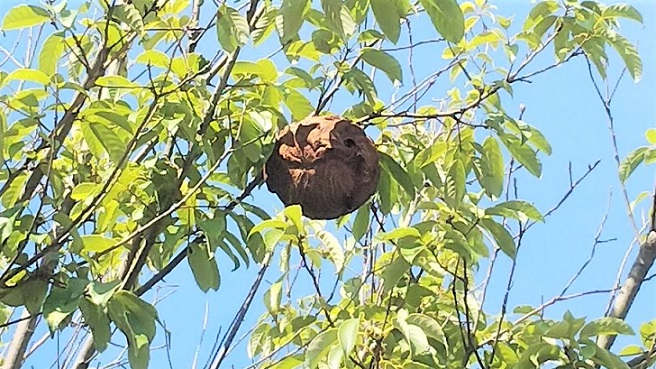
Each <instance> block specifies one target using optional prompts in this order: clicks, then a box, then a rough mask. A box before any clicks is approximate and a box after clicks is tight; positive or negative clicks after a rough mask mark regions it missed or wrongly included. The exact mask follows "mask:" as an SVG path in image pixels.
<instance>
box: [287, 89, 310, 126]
mask: <svg viewBox="0 0 656 369" xmlns="http://www.w3.org/2000/svg"><path fill="white" fill-rule="evenodd" d="M285 105H287V107H288V108H289V110H290V111H291V113H292V119H294V120H295V121H299V120H301V119H304V118H306V117H307V116H308V115H310V114H311V113H312V112H314V107H313V106H312V103H311V102H310V100H308V99H307V97H305V96H303V94H302V93H300V92H298V91H297V90H295V89H290V90H289V91H287V92H286V93H285Z"/></svg>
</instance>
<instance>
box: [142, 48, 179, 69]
mask: <svg viewBox="0 0 656 369" xmlns="http://www.w3.org/2000/svg"><path fill="white" fill-rule="evenodd" d="M135 61H136V62H137V63H141V64H145V65H151V66H153V67H158V68H164V69H166V68H169V67H170V65H171V59H170V58H169V56H168V55H166V54H164V53H163V52H161V51H159V50H154V49H153V50H145V51H144V52H142V53H141V54H139V55H138V56H137V57H136V58H135Z"/></svg>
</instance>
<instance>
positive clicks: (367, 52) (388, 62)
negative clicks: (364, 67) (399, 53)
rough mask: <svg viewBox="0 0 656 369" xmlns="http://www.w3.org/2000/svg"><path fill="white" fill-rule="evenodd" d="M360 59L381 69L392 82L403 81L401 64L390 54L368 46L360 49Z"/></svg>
mask: <svg viewBox="0 0 656 369" xmlns="http://www.w3.org/2000/svg"><path fill="white" fill-rule="evenodd" d="M361 57H362V60H364V61H365V62H366V63H367V64H369V65H371V66H372V67H374V68H378V69H380V70H382V71H383V72H384V73H385V74H386V75H387V78H389V79H390V81H392V82H396V81H398V82H403V72H402V70H401V64H399V61H398V60H396V59H395V58H394V57H393V56H392V55H390V54H388V53H386V52H384V51H381V50H377V49H373V48H370V47H364V48H362V51H361Z"/></svg>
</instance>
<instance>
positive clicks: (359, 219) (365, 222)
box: [351, 204, 370, 242]
mask: <svg viewBox="0 0 656 369" xmlns="http://www.w3.org/2000/svg"><path fill="white" fill-rule="evenodd" d="M369 218H370V216H369V207H368V206H366V204H365V206H361V207H360V209H358V212H357V213H356V215H355V220H354V221H353V228H352V229H351V234H352V235H353V239H354V240H355V241H356V242H357V241H360V239H361V238H362V236H364V235H365V233H367V230H368V229H369Z"/></svg>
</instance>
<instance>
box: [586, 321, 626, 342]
mask: <svg viewBox="0 0 656 369" xmlns="http://www.w3.org/2000/svg"><path fill="white" fill-rule="evenodd" d="M618 334H623V335H631V336H632V335H635V332H634V331H633V329H632V328H631V326H630V325H628V324H627V323H626V322H625V321H624V320H622V319H618V318H611V317H604V318H599V319H596V320H593V321H591V322H589V323H588V324H586V325H585V326H584V327H583V329H581V333H580V336H581V337H586V338H587V337H590V336H601V335H605V336H608V335H618Z"/></svg>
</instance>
